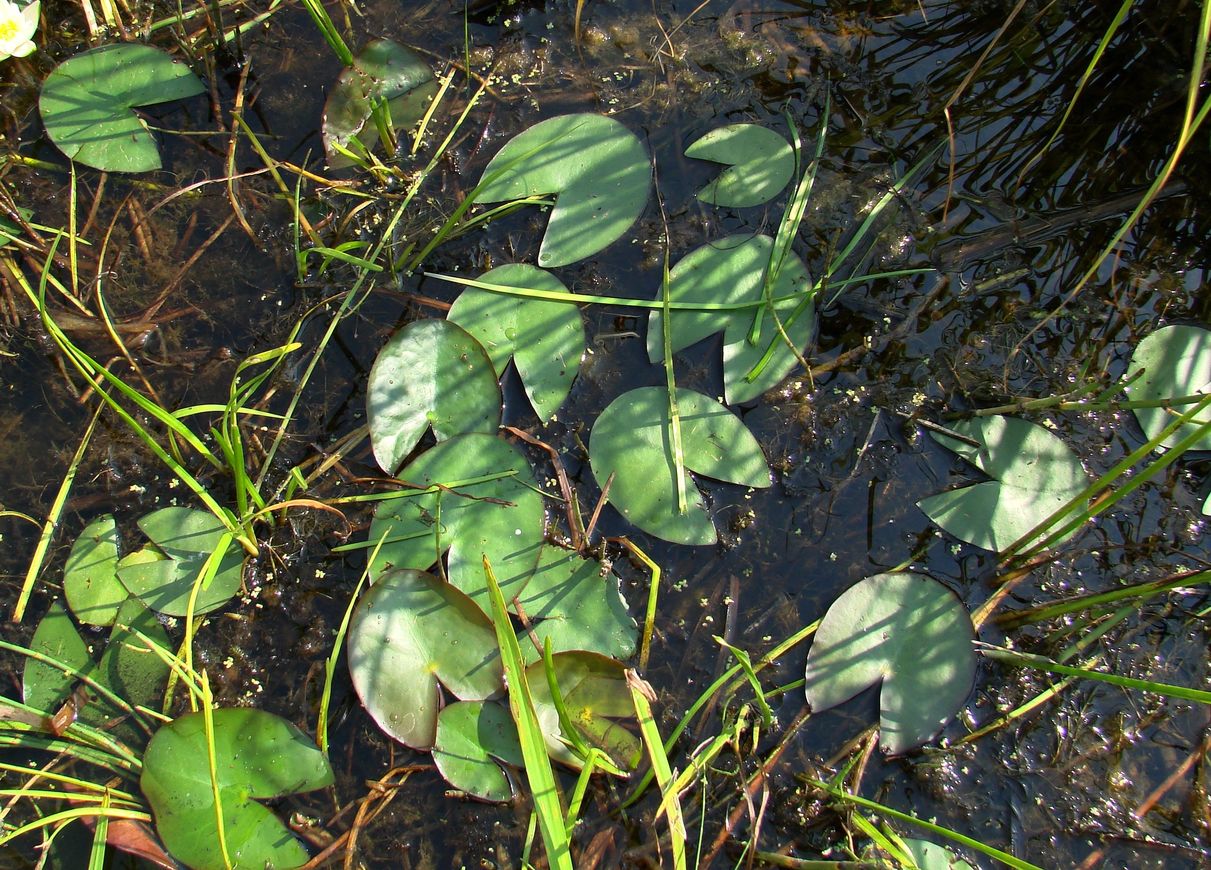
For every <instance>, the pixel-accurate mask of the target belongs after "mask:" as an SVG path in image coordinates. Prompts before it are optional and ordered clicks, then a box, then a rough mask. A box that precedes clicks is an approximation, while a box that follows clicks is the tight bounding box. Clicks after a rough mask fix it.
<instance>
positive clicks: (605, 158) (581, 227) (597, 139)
mask: <svg viewBox="0 0 1211 870" xmlns="http://www.w3.org/2000/svg"><path fill="white" fill-rule="evenodd" d="M651 174H652V168H651V161H650V159H649V158H648V153H647V149H646V148H644V147H643V144H642V143H641V142H640V141H639V139H638V138H636V136H635V134H634V133H632V132H631V131H630V130H628V129H627V128H626V127H624V126H623V125H622V124H620V123H619V122H618V121H615V120H614V119H613V118H607V117H605V116H604V115H594V114H580V115H560V116H559V117H556V118H548V119H547V120H545V121H541V122H539V123H538V124H535V125H534V126H533V127H531V128H530V129H528V130H525V131H524V132H522V133H519V134H518V135H517V136H514V137H513V138H512V139H510V140H509V141H508V142H507V143H505V146H504V147H503V148H501V149H500V151H499V152H497V154H496V156H495V157H493V158H492V160H491V162H489V163H488V165H487V167H486V168H485V169H484V174H483V178H482V179H481V180H480V185H482V186H481V187H480V188H479V190H478V192H477V194H476V201H477V202H501V201H504V200H512V199H522V198H524V197H528V196H544V195H548V194H553V195H555V196H556V201H555V207H554V208H553V209H552V210H551V218H550V221H549V222H548V223H547V232H546V235H545V236H544V237H543V240H542V247H541V248H540V249H539V252H538V265H539V266H542V267H544V268H553V267H555V266H566V265H567V264H569V263H575V262H576V261H577V260H583V259H584V258H585V257H589V256H592V255H593V254H596V253H597V252H598V251H600V250H601V249H602V248H604V247H606V246H607V245H609V244H610V243H611V242H614V241H616V240H617V239H619V238H621V237H622V235H623V233H625V232H626V231H627V230H628V229H629V228H630V226H631V224H633V223H635V220H636V219H637V218H638V217H639V215H640V213H642V211H643V207H644V206H645V205H646V204H647V201H648V192H649V190H650V189H651V186H652V185H651Z"/></svg>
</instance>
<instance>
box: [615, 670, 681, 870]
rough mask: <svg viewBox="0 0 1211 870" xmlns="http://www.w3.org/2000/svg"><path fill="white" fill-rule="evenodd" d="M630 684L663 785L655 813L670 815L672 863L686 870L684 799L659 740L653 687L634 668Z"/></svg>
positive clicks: (646, 743) (650, 756) (655, 770)
mask: <svg viewBox="0 0 1211 870" xmlns="http://www.w3.org/2000/svg"><path fill="white" fill-rule="evenodd" d="M627 688H628V689H630V690H631V702H632V703H633V704H634V705H635V717H636V718H637V719H638V720H639V733H640V735H641V736H642V737H643V745H644V746H645V747H647V750H648V759H649V761H651V763H652V773H653V775H654V776H655V777H656V784H657V785H658V786H659V787H660V793H661V800H660V809H658V810H657V811H656V817H657V818H659V817H660V815H661V814H664V816H665V817H666V818H667V819H668V824H669V837H670V840H671V843H672V847H673V867H674V868H676V870H685V866H686V865H685V839H686V838H685V819H684V818H683V817H682V815H681V800H680V798H678V796H677V791H676V790H675V789H674V788H673V787H672V786H673V771H672V768H671V767H670V766H669V757H668V755H667V754H666V753H665V750H664V744H663V743H662V742H661V740H660V731H659V730H657V728H656V720H655V719H654V718H653V717H652V705H651V703H650V702H649V700H648V693H649V692H651V691H652V689H651V686H649V685H648V684H647V683H645V682H643V681H642V680H641V679H639V677H638V676H637V675H636V674H635V672H634V671H632V670H628V671H627Z"/></svg>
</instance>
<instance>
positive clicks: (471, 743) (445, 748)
mask: <svg viewBox="0 0 1211 870" xmlns="http://www.w3.org/2000/svg"><path fill="white" fill-rule="evenodd" d="M498 761H501V762H504V763H505V764H508V765H512V766H513V767H522V766H523V764H524V763H525V762H524V761H523V760H522V757H521V744H520V743H519V742H518V739H517V726H516V725H514V724H513V719H512V717H511V716H510V715H509V711H508V710H506V709H505V708H504V707H502V706H501V705H500V704H496V703H493V702H492V701H456V702H455V703H453V704H450V705H448V706H446V707H443V708H442V711H441V713H439V714H438V716H437V739H436V741H435V742H434V744H433V763H434V764H436V765H437V770H438V772H439V773H441V775H442V776H444V777H445V778H446V782H448V783H450V785H452V786H454V787H455V788H456V789H459V790H460V791H464V792H466V793H467V794H469V795H472V796H473V797H477V798H479V799H480V800H485V801H495V802H498V803H504V802H505V801H507V800H509V798H511V797H512V796H513V790H512V789H511V788H510V787H509V780H508V778H507V777H506V776H505V774H504V771H502V770H501V769H500V764H498V763H497V762H498Z"/></svg>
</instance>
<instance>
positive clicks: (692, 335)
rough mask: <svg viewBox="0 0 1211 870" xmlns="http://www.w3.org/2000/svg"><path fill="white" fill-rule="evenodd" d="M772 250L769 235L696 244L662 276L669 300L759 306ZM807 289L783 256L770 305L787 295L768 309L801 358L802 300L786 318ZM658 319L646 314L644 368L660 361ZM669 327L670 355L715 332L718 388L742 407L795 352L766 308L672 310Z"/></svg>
mask: <svg viewBox="0 0 1211 870" xmlns="http://www.w3.org/2000/svg"><path fill="white" fill-rule="evenodd" d="M772 248H773V240H772V239H770V238H769V236H747V235H745V236H729V237H728V238H726V239H721V240H719V241H717V242H711V243H709V244H706V245H703V246H702V247H701V248H698V249H697V250H696V251H693V252H692V253H690V254H688V255H687V256H685V257H684V258H682V259H681V260H680V261H678V263H677V265H675V266H674V267H673V268H672V270H671V271H670V272H669V301H671V302H712V303H729V304H737V303H742V302H760V301H761V299H762V298H763V292H764V291H763V282H764V280H765V279H764V276H765V271H766V268H767V266H768V265H769V259H770V252H771V250H772ZM810 287H811V279H810V278H809V277H808V274H807V269H806V267H804V265H803V263H802V261H801V260H800V259H799V258H798V257H796V256H795V255H794V254H789V255H788V256H787V258H786V261H785V262H784V263H783V264H782V268H781V269H780V270H779V271H778V277H777V280H776V281H775V282H774V286H773V288H772V295H773V298H775V299H779V298H782V297H787V296H793V298H789V299H785V300H784V301H782V302H778V303H776V304H775V306H774V308H775V310H776V311H777V312H778V316H779V317H780V318H781V319H782V324H783V327H784V328H785V329H786V332H787V335H788V336H789V337H790V339H791V342H792V343H793V344H794V346H795V350H798V351H799V352H801V353H802V352H803V351H804V350H805V349H806V348H807V345H808V342H809V341H811V336H812V330H813V328H814V324H815V305H814V303H813V302H811V301H809V302H808V304H807V307H806V308H805V309H804V310H803V311H801V312H799V314H798V316H797V317H795V319H794V320H793V321H792V320H791V314H792V312H794V310H795V308H796V307H797V306H798V305H799V304H800V303H801V302H802V301H803V299H804V298H805V294H806V293H807V292H808V290H809V288H810ZM658 298H659V294H658ZM758 311H761V312H762V316H761V325H760V334H759V336H758V339H757V340H756V341H751V340H750V333H751V330H752V327H753V319H754V317H755V315H756V313H757V312H758ZM663 317H664V315H663V313H662V312H660V311H653V312H652V313H651V314H650V315H649V316H648V339H647V341H648V358H649V359H651V360H652V362H660V361H661V360H663V359H664V342H663V327H662V324H663ZM671 321H672V329H671V333H672V345H673V347H672V351H673V353H676V352H677V351H679V350H681V349H682V348H686V347H689V346H690V345H691V344H695V343H697V342H699V341H701V340H702V339H704V338H706V337H707V336H709V335H713V334H715V333H716V332H722V333H723V385H724V387H723V388H724V395H725V397H726V399H727V401H728V403H729V404H735V403H737V402H747V401H749V400H750V399H755V398H757V397H758V396H760V395H761V394H762V393H764V392H765V391H766V390H769V389H772V388H773V387H776V386H777V385H778V384H779V383H780V382H781V381H782V379H783V378H785V377H786V376H787V375H788V374H789V373H790V372H791V371H793V370H794V368H795V366H796V365H797V364H798V358H797V357H796V356H795V350H792V349H791V348H790V347H788V346H787V344H786V342H785V341H784V340H783V339H782V337H781V335H780V333H779V332H778V327H777V324H776V323H775V322H774V318H773V316H772V315H771V314H770V312H769V309H756V308H752V309H740V310H732V311H675V312H673V313H672V314H671ZM771 342H773V344H774V352H773V356H772V357H771V358H770V360H769V362H768V363H767V364H766V366H765V368H764V369H762V371H761V374H760V375H759V376H758V377H756V378H755V379H754V380H752V381H750V380H748V377H747V376H748V373H749V371H750V370H751V369H752V368H753V366H755V365H756V364H757V363H758V362H759V361H760V360H761V358H762V356H764V354H765V350H766V348H767V347H768V346H769V344H770V343H771Z"/></svg>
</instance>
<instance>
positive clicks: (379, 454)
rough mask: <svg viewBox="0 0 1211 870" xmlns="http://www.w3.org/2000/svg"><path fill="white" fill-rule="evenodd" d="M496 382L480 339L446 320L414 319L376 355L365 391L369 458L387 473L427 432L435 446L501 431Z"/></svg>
mask: <svg viewBox="0 0 1211 870" xmlns="http://www.w3.org/2000/svg"><path fill="white" fill-rule="evenodd" d="M500 404H501V400H500V385H499V384H497V383H496V372H495V370H494V369H493V368H492V362H491V361H490V360H489V359H488V355H487V354H486V353H485V352H484V349H483V348H482V347H481V346H480V344H479V342H478V341H476V340H475V339H474V338H472V337H471V336H470V335H468V334H467V332H466V330H464V329H463V328H462V327H461V326H458V325H457V324H455V323H451V322H449V321H446V320H417V321H413V322H412V323H409V324H408V325H407V326H405V327H404V328H403V329H401V330H400V331H399V332H397V333H396V334H395V335H393V336H392V337H391V340H390V341H388V342H387V344H386V345H384V346H383V349H382V350H380V351H379V353H378V357H376V358H375V360H374V365H373V366H372V367H371V368H370V378H369V382H368V384H367V386H366V415H367V417H369V423H370V443H371V445H372V446H373V447H374V458H375V459H376V460H377V461H378V464H379V466H380V467H381V468H382V469H383V470H384V471H385V472H387V473H388V474H395V472H396V471H398V470H399V467H400V464H401V463H402V462H403V461H404V459H406V458H407V456H408V454H409V453H411V452H412V449H413V448H414V447H416V445H417V443H418V442H419V441H420V439H421V436H422V435H424V434H425V432H426V430H428V429H429V428H430V427H432V428H433V434H434V436H435V437H436V438H437V440H438V441H442V440H444V439H446V438H449V437H451V436H453V435H461V434H462V433H464V432H495V431H496V430H497V429H498V428H499V427H500Z"/></svg>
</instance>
